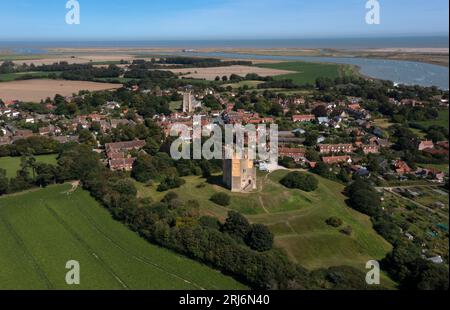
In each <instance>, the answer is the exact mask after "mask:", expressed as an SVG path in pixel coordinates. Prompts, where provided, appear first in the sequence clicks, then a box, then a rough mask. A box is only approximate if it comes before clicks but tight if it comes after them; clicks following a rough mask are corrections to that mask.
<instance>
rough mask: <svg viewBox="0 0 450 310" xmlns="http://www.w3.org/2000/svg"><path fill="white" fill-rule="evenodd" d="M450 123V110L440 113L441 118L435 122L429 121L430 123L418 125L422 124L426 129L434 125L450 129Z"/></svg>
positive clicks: (424, 122) (425, 122)
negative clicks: (449, 126) (449, 125)
mask: <svg viewBox="0 0 450 310" xmlns="http://www.w3.org/2000/svg"><path fill="white" fill-rule="evenodd" d="M448 122H449V110H448V109H443V110H440V111H439V117H438V118H437V119H435V120H429V121H423V122H417V123H418V124H421V125H423V126H425V127H429V126H432V125H438V126H442V127H445V128H447V129H448V124H449V123H448Z"/></svg>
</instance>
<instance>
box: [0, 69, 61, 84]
mask: <svg viewBox="0 0 450 310" xmlns="http://www.w3.org/2000/svg"><path fill="white" fill-rule="evenodd" d="M60 73H61V72H57V71H54V72H43V71H36V72H18V73H5V74H0V82H10V81H15V80H17V79H18V78H20V77H21V76H24V75H29V76H32V77H33V78H34V79H45V78H48V76H49V75H50V74H57V75H59V74H60Z"/></svg>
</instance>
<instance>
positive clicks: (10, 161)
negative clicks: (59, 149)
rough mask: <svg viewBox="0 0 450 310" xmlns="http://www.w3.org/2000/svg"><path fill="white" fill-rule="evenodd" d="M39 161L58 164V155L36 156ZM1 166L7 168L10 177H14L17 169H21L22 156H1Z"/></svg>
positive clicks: (7, 174)
mask: <svg viewBox="0 0 450 310" xmlns="http://www.w3.org/2000/svg"><path fill="white" fill-rule="evenodd" d="M34 157H35V158H36V161H37V162H40V163H45V164H51V165H56V155H54V154H50V155H39V156H34ZM0 168H1V169H5V170H6V176H7V177H8V178H14V177H15V176H16V172H17V170H19V169H20V157H0Z"/></svg>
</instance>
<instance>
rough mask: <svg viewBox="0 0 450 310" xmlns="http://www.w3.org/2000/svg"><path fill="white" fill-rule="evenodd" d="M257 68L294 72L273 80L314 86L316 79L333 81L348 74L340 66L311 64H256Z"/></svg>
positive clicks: (347, 71)
mask: <svg viewBox="0 0 450 310" xmlns="http://www.w3.org/2000/svg"><path fill="white" fill-rule="evenodd" d="M258 67H264V68H272V69H280V70H288V71H295V72H297V73H291V74H284V75H277V76H274V79H275V80H286V79H290V80H292V81H293V82H294V83H295V84H298V85H304V84H313V85H314V84H315V82H316V79H317V78H318V77H324V78H331V79H335V78H337V77H340V76H341V75H343V74H349V72H350V71H351V70H350V71H349V70H343V69H342V67H343V66H342V65H338V64H322V63H312V62H281V63H268V64H258Z"/></svg>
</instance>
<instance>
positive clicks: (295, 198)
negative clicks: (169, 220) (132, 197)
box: [137, 170, 391, 270]
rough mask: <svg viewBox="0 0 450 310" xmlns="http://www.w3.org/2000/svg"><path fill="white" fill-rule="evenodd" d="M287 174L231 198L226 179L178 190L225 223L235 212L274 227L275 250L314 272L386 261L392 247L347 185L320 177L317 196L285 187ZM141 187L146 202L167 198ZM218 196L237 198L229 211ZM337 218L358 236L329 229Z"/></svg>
mask: <svg viewBox="0 0 450 310" xmlns="http://www.w3.org/2000/svg"><path fill="white" fill-rule="evenodd" d="M286 173H287V171H282V170H280V171H276V172H274V173H271V174H263V173H259V174H258V183H259V184H258V189H259V190H258V191H257V192H254V193H251V194H240V193H230V192H229V191H228V190H227V189H225V188H223V187H222V186H221V185H220V179H221V177H220V176H216V177H213V178H211V179H210V180H206V179H203V178H201V177H187V178H185V180H186V184H185V185H183V186H182V187H181V188H178V189H175V190H173V191H174V192H176V193H178V194H179V197H180V199H183V200H186V201H187V200H191V199H196V200H198V201H199V202H200V205H201V212H202V213H203V214H204V215H211V216H216V217H218V218H220V219H222V220H223V219H225V218H226V215H227V212H228V211H229V210H236V211H239V212H241V213H242V214H244V215H246V217H247V218H248V219H249V220H250V221H251V222H252V223H262V224H265V225H268V226H269V228H270V229H271V231H272V232H273V233H274V234H275V245H276V246H277V247H278V248H281V249H282V250H284V252H285V253H286V254H287V255H288V257H289V258H290V259H291V260H292V261H294V262H298V263H300V264H302V265H303V266H305V267H307V268H309V269H317V268H323V267H330V266H339V265H350V266H353V267H356V268H358V269H361V270H363V269H364V268H365V264H366V262H367V261H368V260H371V259H381V258H383V257H384V256H385V255H386V254H387V253H388V252H389V251H390V250H391V245H390V244H389V243H388V242H387V241H385V240H384V239H383V238H382V237H381V236H379V235H378V234H377V233H376V232H375V231H374V230H373V227H372V223H371V221H370V219H369V217H367V216H365V215H363V214H361V213H359V212H357V211H354V210H353V209H351V208H349V207H347V206H346V204H345V199H346V198H345V196H344V195H343V194H342V191H343V190H344V186H343V185H341V184H338V183H336V182H333V181H329V180H327V179H324V178H321V177H319V176H316V177H317V178H318V180H319V188H318V189H317V190H316V191H314V192H312V193H306V192H303V191H300V190H291V189H287V188H285V187H284V186H282V185H281V184H280V183H279V180H281V178H282V177H283V176H284V175H285V174H286ZM137 186H138V191H139V195H141V197H152V198H153V199H154V200H155V201H156V200H159V199H161V198H162V197H163V196H164V195H165V193H159V192H157V191H156V187H157V184H153V185H150V186H146V185H143V184H139V183H137ZM217 192H225V193H229V194H230V195H231V204H230V205H229V206H228V207H221V206H219V205H216V204H214V203H213V202H211V201H210V200H209V199H210V198H211V196H212V195H213V194H214V193H217ZM331 216H336V217H339V218H340V219H342V221H343V222H344V224H343V226H342V227H341V228H343V227H346V226H350V227H351V228H352V231H353V233H352V235H351V236H348V235H345V234H343V233H341V232H340V228H333V227H331V226H328V225H327V224H326V223H325V221H326V220H327V219H328V218H329V217H331Z"/></svg>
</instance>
